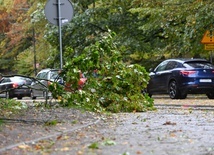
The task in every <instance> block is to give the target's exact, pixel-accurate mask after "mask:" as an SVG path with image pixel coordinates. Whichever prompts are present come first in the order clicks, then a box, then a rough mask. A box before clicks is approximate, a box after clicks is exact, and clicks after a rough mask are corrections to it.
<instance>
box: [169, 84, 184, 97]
mask: <svg viewBox="0 0 214 155" xmlns="http://www.w3.org/2000/svg"><path fill="white" fill-rule="evenodd" d="M168 91H169V97H170V98H171V99H181V94H180V91H179V89H178V86H177V83H176V81H171V82H170V83H169V90H168ZM183 97H184V96H183Z"/></svg>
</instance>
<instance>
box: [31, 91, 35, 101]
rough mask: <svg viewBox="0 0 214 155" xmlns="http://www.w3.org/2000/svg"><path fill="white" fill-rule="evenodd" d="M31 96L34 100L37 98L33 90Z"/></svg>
mask: <svg viewBox="0 0 214 155" xmlns="http://www.w3.org/2000/svg"><path fill="white" fill-rule="evenodd" d="M30 98H31V99H32V100H35V99H36V97H35V96H34V93H33V91H31V92H30Z"/></svg>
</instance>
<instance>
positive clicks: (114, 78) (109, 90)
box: [62, 31, 154, 112]
mask: <svg viewBox="0 0 214 155" xmlns="http://www.w3.org/2000/svg"><path fill="white" fill-rule="evenodd" d="M115 37H116V34H115V33H112V32H110V31H109V33H104V34H103V36H102V39H101V40H100V41H97V42H96V43H95V44H94V45H90V46H88V47H87V48H85V50H84V53H83V54H81V55H79V56H77V57H74V58H73V59H69V58H68V59H67V61H66V64H65V66H64V68H63V71H64V74H65V75H64V80H65V81H66V82H67V83H72V88H73V90H74V91H72V92H70V93H66V94H65V95H64V96H63V100H62V105H64V106H79V107H84V108H86V109H92V110H94V111H103V110H106V111H111V112H132V111H147V110H152V109H154V107H153V100H152V99H151V98H149V97H148V96H143V95H142V94H141V90H142V88H146V85H147V82H148V80H149V75H148V73H147V72H146V70H145V69H144V67H142V66H140V65H137V64H126V63H124V62H123V61H122V55H121V53H120V51H119V50H118V49H117V45H116V43H115V42H114V38H115ZM67 52H68V53H67V55H69V53H70V52H73V51H67ZM95 69H97V70H98V73H96V74H97V76H94V74H93V71H94V70H95ZM80 71H81V72H82V73H85V75H86V76H87V79H88V80H87V83H86V84H85V86H84V88H83V90H78V81H79V77H80V75H79V72H80Z"/></svg>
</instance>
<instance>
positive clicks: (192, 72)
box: [180, 71, 196, 76]
mask: <svg viewBox="0 0 214 155" xmlns="http://www.w3.org/2000/svg"><path fill="white" fill-rule="evenodd" d="M180 73H181V75H183V76H189V75H192V74H195V73H196V71H180Z"/></svg>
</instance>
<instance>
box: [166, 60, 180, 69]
mask: <svg viewBox="0 0 214 155" xmlns="http://www.w3.org/2000/svg"><path fill="white" fill-rule="evenodd" d="M177 66H178V63H177V62H176V61H170V62H168V64H167V65H166V69H165V70H170V69H174V68H176V67H177Z"/></svg>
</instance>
